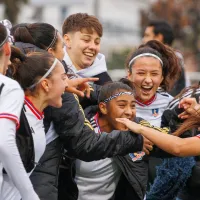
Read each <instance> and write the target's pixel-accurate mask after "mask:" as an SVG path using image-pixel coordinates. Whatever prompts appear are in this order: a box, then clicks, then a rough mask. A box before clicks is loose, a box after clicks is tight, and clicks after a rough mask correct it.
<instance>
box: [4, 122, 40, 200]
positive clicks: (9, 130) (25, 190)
mask: <svg viewBox="0 0 200 200" xmlns="http://www.w3.org/2000/svg"><path fill="white" fill-rule="evenodd" d="M0 127H3V131H2V130H1V134H0V161H1V162H2V164H3V167H4V168H5V170H6V172H7V174H8V176H9V178H10V179H11V180H12V182H13V183H14V185H15V186H16V188H17V189H18V190H19V192H20V194H21V196H22V199H30V200H38V199H39V198H38V196H37V195H36V193H35V192H34V190H33V186H32V184H31V181H30V179H29V177H28V174H27V173H26V171H25V169H24V166H23V163H22V161H21V158H20V155H19V151H18V148H17V145H16V138H15V134H16V128H15V123H13V122H12V121H11V120H8V119H1V120H0Z"/></svg>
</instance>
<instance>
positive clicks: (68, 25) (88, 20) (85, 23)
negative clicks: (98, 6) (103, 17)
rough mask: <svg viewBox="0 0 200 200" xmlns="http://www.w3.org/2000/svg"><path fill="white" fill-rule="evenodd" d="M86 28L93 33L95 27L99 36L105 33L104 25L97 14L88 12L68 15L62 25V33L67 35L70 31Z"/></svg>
mask: <svg viewBox="0 0 200 200" xmlns="http://www.w3.org/2000/svg"><path fill="white" fill-rule="evenodd" d="M84 28H86V29H87V31H88V32H89V33H92V32H93V30H92V29H94V30H95V31H96V32H97V34H98V35H99V37H102V35H103V27H102V25H101V23H100V22H99V20H98V19H97V18H96V17H95V16H93V15H88V14H87V13H76V14H73V15H70V16H69V17H67V19H65V21H64V23H63V26H62V34H63V35H65V34H67V33H69V32H76V31H82V29H84Z"/></svg>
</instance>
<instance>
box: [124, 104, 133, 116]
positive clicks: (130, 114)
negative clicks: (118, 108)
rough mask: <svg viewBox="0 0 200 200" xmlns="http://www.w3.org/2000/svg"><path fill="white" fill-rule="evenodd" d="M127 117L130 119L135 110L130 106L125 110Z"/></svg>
mask: <svg viewBox="0 0 200 200" xmlns="http://www.w3.org/2000/svg"><path fill="white" fill-rule="evenodd" d="M125 115H126V117H128V118H130V117H131V116H132V115H133V109H132V108H131V107H130V106H127V108H126V110H125Z"/></svg>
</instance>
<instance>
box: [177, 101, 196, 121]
mask: <svg viewBox="0 0 200 200" xmlns="http://www.w3.org/2000/svg"><path fill="white" fill-rule="evenodd" d="M179 108H184V110H185V111H184V112H182V113H181V114H180V115H178V117H179V118H181V119H187V118H189V117H190V116H192V115H200V104H198V103H197V101H196V99H195V98H184V99H182V100H181V101H180V103H179Z"/></svg>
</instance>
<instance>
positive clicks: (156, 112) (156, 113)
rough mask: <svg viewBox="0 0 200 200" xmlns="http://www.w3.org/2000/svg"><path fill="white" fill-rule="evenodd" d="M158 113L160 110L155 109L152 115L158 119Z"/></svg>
mask: <svg viewBox="0 0 200 200" xmlns="http://www.w3.org/2000/svg"><path fill="white" fill-rule="evenodd" d="M158 112H159V108H154V109H152V115H153V116H154V117H157V116H158Z"/></svg>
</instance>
